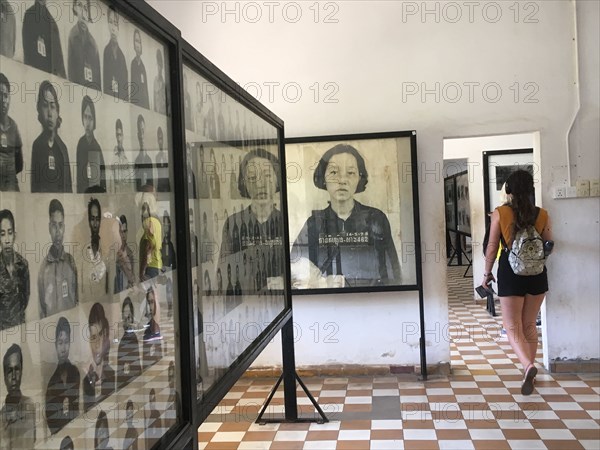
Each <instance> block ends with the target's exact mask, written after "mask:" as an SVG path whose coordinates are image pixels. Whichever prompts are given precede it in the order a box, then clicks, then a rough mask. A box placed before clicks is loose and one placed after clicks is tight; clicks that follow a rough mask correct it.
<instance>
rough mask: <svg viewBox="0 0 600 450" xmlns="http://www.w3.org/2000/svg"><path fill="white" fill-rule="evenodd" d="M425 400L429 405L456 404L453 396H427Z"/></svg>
mask: <svg viewBox="0 0 600 450" xmlns="http://www.w3.org/2000/svg"><path fill="white" fill-rule="evenodd" d="M427 399H428V400H429V401H430V402H431V403H456V396H454V395H428V396H427Z"/></svg>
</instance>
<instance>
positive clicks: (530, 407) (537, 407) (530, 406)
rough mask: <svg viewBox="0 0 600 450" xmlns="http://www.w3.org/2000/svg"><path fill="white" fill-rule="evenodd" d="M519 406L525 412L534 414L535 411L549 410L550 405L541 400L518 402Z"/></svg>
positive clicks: (550, 408)
mask: <svg viewBox="0 0 600 450" xmlns="http://www.w3.org/2000/svg"><path fill="white" fill-rule="evenodd" d="M517 405H519V408H521V410H523V411H524V412H525V413H527V414H534V415H535V413H536V412H537V411H551V410H552V407H551V406H550V405H549V404H548V403H543V402H518V403H517Z"/></svg>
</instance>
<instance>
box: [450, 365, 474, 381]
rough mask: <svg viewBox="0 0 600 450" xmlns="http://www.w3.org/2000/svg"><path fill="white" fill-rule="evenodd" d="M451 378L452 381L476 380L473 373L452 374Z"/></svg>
mask: <svg viewBox="0 0 600 450" xmlns="http://www.w3.org/2000/svg"><path fill="white" fill-rule="evenodd" d="M455 368H456V367H455ZM451 379H452V381H474V380H475V378H474V377H473V375H452V377H451Z"/></svg>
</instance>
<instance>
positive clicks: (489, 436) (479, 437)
mask: <svg viewBox="0 0 600 450" xmlns="http://www.w3.org/2000/svg"><path fill="white" fill-rule="evenodd" d="M469 434H470V435H471V439H472V440H474V441H487V440H490V441H492V440H493V441H503V440H504V439H505V437H504V433H503V432H502V430H499V429H497V428H473V429H469Z"/></svg>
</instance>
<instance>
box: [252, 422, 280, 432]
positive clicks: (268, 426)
mask: <svg viewBox="0 0 600 450" xmlns="http://www.w3.org/2000/svg"><path fill="white" fill-rule="evenodd" d="M277 430H279V424H278V423H265V424H264V425H261V424H258V423H251V424H250V426H249V427H248V431H277Z"/></svg>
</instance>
